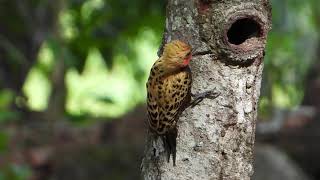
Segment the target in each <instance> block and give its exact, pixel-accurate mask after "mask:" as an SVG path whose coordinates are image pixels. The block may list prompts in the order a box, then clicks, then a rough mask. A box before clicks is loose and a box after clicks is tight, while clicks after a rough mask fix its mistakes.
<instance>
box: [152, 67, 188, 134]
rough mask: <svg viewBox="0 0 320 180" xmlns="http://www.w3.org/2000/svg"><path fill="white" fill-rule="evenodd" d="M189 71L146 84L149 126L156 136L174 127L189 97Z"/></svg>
mask: <svg viewBox="0 0 320 180" xmlns="http://www.w3.org/2000/svg"><path fill="white" fill-rule="evenodd" d="M189 72H190V71H182V72H179V73H176V74H172V75H169V76H167V77H164V78H162V79H158V82H154V83H152V82H150V83H147V88H148V102H147V104H148V114H149V126H150V127H151V129H153V130H155V131H156V132H157V133H158V134H164V133H166V132H167V130H168V129H171V128H173V127H175V125H176V120H177V115H178V114H179V113H180V112H181V111H182V110H183V107H184V104H185V103H186V101H188V99H189V98H188V97H189V96H190V87H191V75H190V73H189Z"/></svg>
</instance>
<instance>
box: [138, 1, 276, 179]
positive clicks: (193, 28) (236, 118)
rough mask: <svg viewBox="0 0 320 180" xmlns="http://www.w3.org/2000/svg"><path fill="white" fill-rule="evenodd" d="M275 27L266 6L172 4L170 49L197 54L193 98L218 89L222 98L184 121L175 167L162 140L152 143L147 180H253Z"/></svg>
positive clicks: (144, 171)
mask: <svg viewBox="0 0 320 180" xmlns="http://www.w3.org/2000/svg"><path fill="white" fill-rule="evenodd" d="M270 27H271V9H270V5H269V3H268V0H168V4H167V19H166V29H165V33H164V43H166V42H169V41H171V40H174V39H180V40H184V41H187V42H188V43H189V44H191V45H192V47H193V48H195V49H196V54H197V55H195V56H194V57H193V60H192V62H191V64H190V66H191V70H192V76H193V84H192V92H193V93H194V94H196V93H199V92H203V91H206V90H211V89H213V88H217V91H219V92H220V93H221V95H220V96H219V97H217V98H216V99H213V100H212V99H205V100H203V101H202V102H201V103H200V104H199V105H197V106H195V107H194V108H188V109H186V110H185V111H184V112H183V113H182V115H181V117H180V118H179V122H178V131H179V132H178V138H177V166H175V167H174V166H173V165H172V163H167V162H166V160H165V154H164V152H163V151H164V149H163V145H162V142H161V140H160V139H159V138H158V139H157V138H156V137H152V136H151V135H150V136H149V137H148V139H147V142H146V149H145V157H144V159H143V162H142V167H141V168H142V176H143V178H144V179H148V180H151V179H227V180H233V179H250V177H251V176H252V174H253V165H252V163H253V147H254V137H255V126H256V125H255V124H256V116H257V104H258V98H259V92H260V82H261V75H262V69H263V63H262V61H263V56H264V48H265V43H266V37H267V33H268V31H269V29H270ZM160 49H161V48H160ZM160 52H161V51H160Z"/></svg>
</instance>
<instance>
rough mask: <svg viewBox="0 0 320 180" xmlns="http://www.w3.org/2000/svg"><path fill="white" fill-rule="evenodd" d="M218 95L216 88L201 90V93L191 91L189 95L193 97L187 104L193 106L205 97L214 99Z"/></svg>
mask: <svg viewBox="0 0 320 180" xmlns="http://www.w3.org/2000/svg"><path fill="white" fill-rule="evenodd" d="M219 95H220V92H217V90H216V88H214V89H212V90H209V91H205V92H202V93H198V94H192V93H191V97H193V100H192V101H191V103H190V105H189V106H191V107H192V108H193V107H194V106H196V105H197V104H199V103H200V102H201V101H203V99H205V98H208V99H215V98H217V97H218V96H219Z"/></svg>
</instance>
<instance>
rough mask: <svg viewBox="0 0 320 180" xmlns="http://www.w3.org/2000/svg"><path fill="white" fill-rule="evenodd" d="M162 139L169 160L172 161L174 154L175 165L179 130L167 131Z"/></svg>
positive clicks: (174, 164)
mask: <svg viewBox="0 0 320 180" xmlns="http://www.w3.org/2000/svg"><path fill="white" fill-rule="evenodd" d="M162 141H163V144H164V149H165V151H166V154H167V162H168V163H169V162H170V155H172V160H173V166H176V152H177V151H176V146H177V130H176V129H175V130H171V131H169V132H167V133H166V134H165V135H163V136H162Z"/></svg>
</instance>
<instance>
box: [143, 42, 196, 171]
mask: <svg viewBox="0 0 320 180" xmlns="http://www.w3.org/2000/svg"><path fill="white" fill-rule="evenodd" d="M190 59H191V47H190V46H189V45H188V44H186V43H184V42H182V41H179V40H175V41H172V42H170V43H168V44H166V45H165V47H164V52H163V55H162V56H161V57H160V58H159V59H158V60H157V61H156V62H155V63H154V65H153V66H152V68H151V71H150V75H149V79H148V82H147V93H148V94H147V105H148V106H147V107H148V108H147V109H148V124H149V129H150V130H151V132H153V133H155V134H157V135H158V136H161V138H162V139H163V143H164V146H165V150H166V152H167V159H168V161H169V159H170V155H172V157H173V164H174V165H175V157H176V137H177V128H176V124H177V120H178V118H179V114H180V113H181V112H182V111H183V110H184V108H185V107H186V105H187V104H188V103H189V101H190V89H191V82H192V79H191V71H190V69H189V67H188V64H189V61H190Z"/></svg>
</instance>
